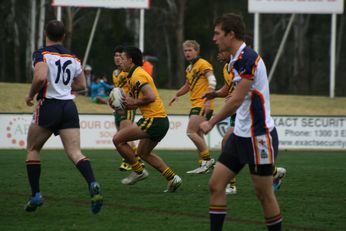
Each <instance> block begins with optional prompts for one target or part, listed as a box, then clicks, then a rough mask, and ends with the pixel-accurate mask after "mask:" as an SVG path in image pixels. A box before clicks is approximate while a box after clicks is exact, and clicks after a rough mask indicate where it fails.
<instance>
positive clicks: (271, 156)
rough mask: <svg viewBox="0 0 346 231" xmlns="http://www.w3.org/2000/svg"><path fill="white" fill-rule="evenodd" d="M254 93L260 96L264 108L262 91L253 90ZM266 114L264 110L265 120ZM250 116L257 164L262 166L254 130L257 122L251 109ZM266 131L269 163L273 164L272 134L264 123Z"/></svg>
mask: <svg viewBox="0 0 346 231" xmlns="http://www.w3.org/2000/svg"><path fill="white" fill-rule="evenodd" d="M253 93H255V94H256V95H258V96H259V97H260V99H261V103H262V107H263V108H264V107H265V105H264V98H263V95H262V94H261V92H260V91H258V90H256V89H255V90H253ZM251 97H252V96H251ZM265 113H266V112H265V111H264V110H263V118H264V119H265V118H266V114H265ZM250 116H251V122H252V124H251V136H252V140H253V142H254V144H253V148H254V152H255V162H256V164H260V159H261V157H260V155H261V154H260V152H259V150H258V142H257V139H256V135H255V130H254V126H253V122H254V121H255V118H254V112H253V109H252V108H251V107H250ZM264 126H265V127H264V129H265V137H266V143H267V146H268V152H269V153H268V154H269V162H270V163H273V150H272V143H271V141H270V133H269V130H268V127H267V125H266V124H265V121H264Z"/></svg>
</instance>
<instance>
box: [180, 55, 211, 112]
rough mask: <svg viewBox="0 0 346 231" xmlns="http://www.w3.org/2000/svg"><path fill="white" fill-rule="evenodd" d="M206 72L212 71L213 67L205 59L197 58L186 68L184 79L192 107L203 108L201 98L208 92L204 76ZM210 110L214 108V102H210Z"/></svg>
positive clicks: (203, 100) (206, 80)
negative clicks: (186, 82) (188, 89)
mask: <svg viewBox="0 0 346 231" xmlns="http://www.w3.org/2000/svg"><path fill="white" fill-rule="evenodd" d="M206 71H213V66H212V65H211V64H210V63H209V62H208V61H206V60H205V59H202V58H198V59H197V60H196V61H194V62H192V63H191V64H190V65H189V66H188V67H187V68H186V71H185V73H186V79H187V81H188V83H189V88H190V101H191V104H192V107H201V108H203V107H204V103H205V99H202V96H203V95H204V94H205V93H206V92H208V86H209V84H208V79H207V77H206V76H205V75H204V73H205V72H206ZM210 102H211V109H213V108H214V100H210Z"/></svg>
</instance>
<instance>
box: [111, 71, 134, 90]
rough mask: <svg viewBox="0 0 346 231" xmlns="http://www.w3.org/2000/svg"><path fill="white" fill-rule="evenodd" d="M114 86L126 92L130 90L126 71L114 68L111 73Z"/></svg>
mask: <svg viewBox="0 0 346 231" xmlns="http://www.w3.org/2000/svg"><path fill="white" fill-rule="evenodd" d="M112 77H113V84H114V87H119V88H122V89H123V90H124V92H125V93H128V92H129V90H130V87H129V84H128V82H127V72H124V71H120V70H119V69H115V70H114V71H113V74H112Z"/></svg>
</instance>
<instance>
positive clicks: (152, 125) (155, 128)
mask: <svg viewBox="0 0 346 231" xmlns="http://www.w3.org/2000/svg"><path fill="white" fill-rule="evenodd" d="M137 126H138V127H139V128H140V129H141V130H142V131H144V132H146V133H147V134H148V135H149V137H150V139H151V140H152V141H156V142H160V141H161V140H162V139H163V137H165V135H166V134H167V132H168V129H169V121H168V117H164V118H154V117H153V118H141V119H140V120H138V122H137Z"/></svg>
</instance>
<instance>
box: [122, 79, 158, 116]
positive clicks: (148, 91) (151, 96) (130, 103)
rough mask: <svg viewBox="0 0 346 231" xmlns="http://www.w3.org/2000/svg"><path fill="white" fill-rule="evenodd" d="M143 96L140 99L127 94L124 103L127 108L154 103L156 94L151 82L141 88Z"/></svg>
mask: <svg viewBox="0 0 346 231" xmlns="http://www.w3.org/2000/svg"><path fill="white" fill-rule="evenodd" d="M140 91H141V93H142V96H141V98H139V99H135V98H132V97H131V96H130V95H126V96H125V100H124V104H125V106H126V108H127V109H130V110H131V109H136V108H137V107H140V106H143V105H147V104H149V103H152V102H154V101H155V99H156V95H155V93H154V91H153V89H152V88H151V86H150V85H149V84H145V85H143V86H142V87H141V89H140Z"/></svg>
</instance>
